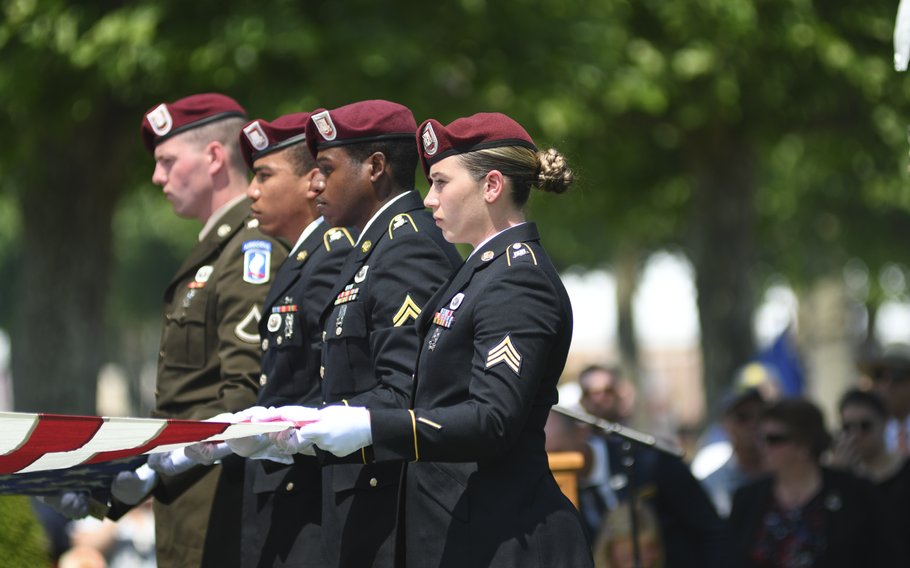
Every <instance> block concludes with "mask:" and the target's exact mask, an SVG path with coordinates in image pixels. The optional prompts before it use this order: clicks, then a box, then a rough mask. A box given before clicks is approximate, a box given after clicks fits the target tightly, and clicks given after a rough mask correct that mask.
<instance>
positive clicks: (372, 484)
mask: <svg viewBox="0 0 910 568" xmlns="http://www.w3.org/2000/svg"><path fill="white" fill-rule="evenodd" d="M378 483H379V481H377V480H376V478H375V477H374V478H373V479H371V480H370V487H376V485H377V484H378Z"/></svg>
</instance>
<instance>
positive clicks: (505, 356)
mask: <svg viewBox="0 0 910 568" xmlns="http://www.w3.org/2000/svg"><path fill="white" fill-rule="evenodd" d="M500 363H505V364H506V365H508V367H509V368H510V369H512V371H513V372H514V373H515V374H516V375H518V376H519V377H520V376H521V353H519V352H518V350H517V349H515V346H514V345H512V336H511V334H506V336H505V337H503V338H502V341H500V342H499V343H498V344H497V345H496V347H494V348H493V349H490V351H489V352H488V353H487V366H486V367H484V368H485V369H489V368H490V367H495V366H496V365H498V364H500Z"/></svg>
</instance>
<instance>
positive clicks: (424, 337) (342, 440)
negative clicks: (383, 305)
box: [276, 114, 593, 568]
mask: <svg viewBox="0 0 910 568" xmlns="http://www.w3.org/2000/svg"><path fill="white" fill-rule="evenodd" d="M417 141H418V143H419V145H420V150H421V161H422V164H423V169H424V172H425V174H426V175H427V178H428V180H429V181H430V183H431V187H430V190H429V193H428V194H427V197H426V199H425V201H424V203H425V204H426V205H427V206H428V207H430V208H431V209H432V210H433V218H434V220H435V224H436V225H437V226H438V227H439V228H440V229H441V230H442V233H443V235H445V238H446V239H447V240H448V241H451V242H458V243H469V244H471V245H472V246H473V247H474V252H473V253H472V254H471V256H470V257H469V258H468V260H467V261H466V262H465V263H464V264H463V265H462V266H461V268H459V270H458V271H457V272H456V273H454V274H452V275H451V276H450V277H449V279H448V280H447V281H446V282H445V284H443V286H442V287H441V288H440V289H439V291H438V292H437V293H436V294H435V295H434V296H433V297H432V299H430V301H429V302H427V303H426V304H424V305H423V306H422V308H423V309H422V311H421V314H420V316H419V317H418V319H417V323H416V324H415V326H416V331H417V334H418V349H419V352H418V354H417V362H418V364H417V367H416V373H415V378H414V382H413V384H412V387H413V396H412V398H411V400H410V401H408V402H409V404H408V405H407V406H401V407H398V408H395V407H393V406H391V405H373V404H370V403H371V402H373V401H370V400H363V399H354V400H348V403H349V406H347V407H326V408H324V409H321V410H320V411H319V415H318V420H317V421H315V422H313V423H311V424H308V425H306V426H303V427H301V428H299V429H297V430H291V431H290V432H291V433H290V435H287V434H286V435H285V436H284V437H283V438H282V437H276V440H279V441H281V442H282V443H284V444H285V445H286V446H287V447H288V448H291V449H293V448H300V447H305V446H306V444H315V445H316V446H317V447H319V448H320V449H321V450H326V451H329V452H332V453H333V454H335V455H337V456H346V455H354V456H358V455H361V454H362V457H363V459H364V460H365V461H366V462H367V463H369V464H370V465H367V466H364V467H371V466H381V465H387V464H395V463H402V462H405V463H406V471H405V476H404V477H405V479H406V480H407V484H406V487H404V488H403V490H402V495H401V498H400V500H399V506H398V515H399V516H398V520H397V527H398V531H399V541H398V545H399V549H398V552H397V556H398V557H399V559H400V561H403V564H404V565H407V566H496V567H509V568H529V567H540V568H544V567H551V566H575V567H590V566H593V559H592V557H591V549H590V545H589V543H588V538H587V533H586V530H585V528H584V525H583V522H582V519H581V517H580V516H579V514H578V511H577V510H576V509H575V507H574V506H573V505H572V503H571V502H570V501H569V500H568V499H567V498H566V497H565V495H563V494H562V492H561V491H560V489H559V487H558V485H557V484H556V482H555V481H554V479H553V475H552V474H551V473H550V469H549V465H548V459H547V453H546V451H545V449H544V441H545V434H544V425H545V424H546V421H547V415H548V412H549V410H550V407H551V406H552V405H553V404H555V403H556V402H557V401H558V395H557V391H556V385H557V382H558V381H559V377H560V375H561V373H562V370H563V367H564V366H565V362H566V357H567V355H568V352H569V344H570V342H571V338H572V307H571V305H570V303H569V297H568V295H567V294H566V291H565V288H564V287H563V285H562V282H561V281H560V279H559V276H558V274H557V272H556V270H555V269H554V267H553V265H552V264H551V263H550V260H549V258H548V257H547V254H546V252H545V251H544V249H543V248H542V247H541V245H540V235H539V234H538V232H537V227H536V226H535V225H534V223H529V222H525V218H524V205H525V203H526V202H527V200H528V198H529V195H530V192H531V190H532V189H539V190H541V191H546V192H553V193H563V192H565V191H566V189H568V187H569V186H570V185H571V184H572V183H573V181H574V175H573V174H572V171H571V170H569V169H568V168H567V166H566V161H565V159H564V158H563V156H562V155H561V154H560V153H559V152H557V151H556V150H553V149H550V150H547V151H540V150H538V149H537V147H536V145H535V144H534V142H533V140H532V139H531V137H530V136H529V135H528V133H527V132H525V130H524V129H523V128H522V127H521V126H520V125H519V124H517V123H516V122H515V121H513V120H512V119H510V118H509V117H507V116H504V115H502V114H478V115H474V116H471V117H468V118H461V119H458V120H456V121H455V122H453V123H452V124H450V125H448V126H443V125H442V124H440V123H439V122H437V121H435V120H428V121H426V122H425V123H423V125H422V126H421V128H420V130H419V132H418V134H417ZM421 230H423V229H422V228H421ZM364 403H366V404H365V406H366V407H367V408H358V407H357V406H359V405H361V404H364Z"/></svg>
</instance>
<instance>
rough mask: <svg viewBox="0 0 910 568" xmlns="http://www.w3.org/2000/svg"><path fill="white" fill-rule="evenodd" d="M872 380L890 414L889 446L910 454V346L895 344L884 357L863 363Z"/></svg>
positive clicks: (894, 449) (887, 433)
mask: <svg viewBox="0 0 910 568" xmlns="http://www.w3.org/2000/svg"><path fill="white" fill-rule="evenodd" d="M860 368H861V370H862V371H863V372H864V374H865V375H866V376H867V377H869V378H870V379H872V390H873V391H875V392H876V393H877V394H878V395H879V396H881V397H882V400H883V401H884V403H885V407H886V408H887V409H888V414H889V416H890V418H889V420H888V423H887V424H886V425H885V442H886V443H887V445H888V449H889V450H891V451H896V452H898V453H899V454H901V455H903V456H910V345H905V344H902V343H894V344H891V345H889V346H887V347H885V349H884V351H883V352H882V356H881V357H880V358H878V359H876V360H874V361H871V362H868V363H865V364H862V365H860Z"/></svg>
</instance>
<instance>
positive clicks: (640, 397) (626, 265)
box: [614, 243, 649, 429]
mask: <svg viewBox="0 0 910 568" xmlns="http://www.w3.org/2000/svg"><path fill="white" fill-rule="evenodd" d="M639 257H640V249H639V247H638V246H637V245H635V244H631V243H624V244H623V245H621V246H620V248H619V250H618V252H617V254H616V260H615V264H614V268H615V270H616V339H617V343H618V344H619V364H620V367H621V368H622V373H623V376H624V377H625V378H626V379H627V380H628V381H629V382H630V383H631V384H632V386H633V387H635V408H634V410H633V412H632V420H633V422H634V424H635V425H636V426H638V427H639V428H642V429H647V426H648V423H649V420H648V418H649V417H648V416H647V413H646V412H643V408H644V406H645V405H644V397H645V388H644V385H643V384H642V379H641V368H640V366H639V357H638V338H637V337H636V336H635V320H634V318H633V315H632V300H633V298H634V297H635V289H636V287H637V280H638V270H639V260H640V258H639Z"/></svg>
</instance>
